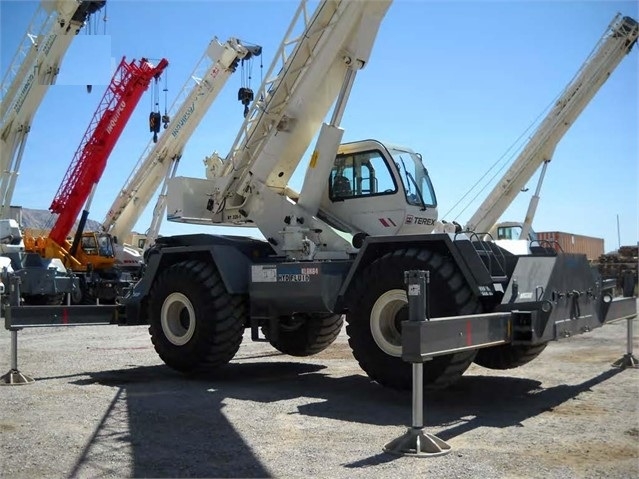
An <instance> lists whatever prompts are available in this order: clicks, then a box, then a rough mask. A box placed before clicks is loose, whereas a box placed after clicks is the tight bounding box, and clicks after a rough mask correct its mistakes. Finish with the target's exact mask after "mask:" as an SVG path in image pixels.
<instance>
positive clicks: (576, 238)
mask: <svg viewBox="0 0 639 479" xmlns="http://www.w3.org/2000/svg"><path fill="white" fill-rule="evenodd" d="M537 239H538V240H539V241H548V242H549V243H550V244H551V245H552V247H553V248H554V249H556V250H557V251H563V252H564V253H580V254H585V255H586V257H587V258H588V259H589V260H590V261H595V260H597V259H598V258H599V257H600V256H601V255H602V254H603V253H604V240H603V238H595V237H593V236H583V235H576V234H573V233H564V232H563V231H541V232H540V231H537Z"/></svg>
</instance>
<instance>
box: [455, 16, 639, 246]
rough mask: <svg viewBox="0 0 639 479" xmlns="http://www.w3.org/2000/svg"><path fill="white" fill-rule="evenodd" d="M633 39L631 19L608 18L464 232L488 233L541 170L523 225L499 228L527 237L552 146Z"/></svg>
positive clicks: (634, 28)
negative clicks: (566, 83) (610, 20)
mask: <svg viewBox="0 0 639 479" xmlns="http://www.w3.org/2000/svg"><path fill="white" fill-rule="evenodd" d="M637 35H639V26H638V25H637V22H636V21H635V20H634V19H632V18H630V17H625V16H623V15H621V14H617V15H616V16H615V17H614V18H613V20H612V22H611V23H610V25H609V26H608V28H607V29H606V31H605V32H604V34H603V36H602V37H601V39H600V40H599V42H598V43H597V45H596V46H595V48H594V49H593V50H592V52H591V53H590V55H589V56H588V58H586V60H585V62H584V63H583V64H582V66H581V68H580V69H579V71H578V72H577V73H576V75H575V76H574V78H573V79H572V80H571V81H570V83H569V84H568V86H566V88H565V89H564V91H563V92H562V93H561V94H560V96H559V97H558V99H557V102H556V103H555V105H554V106H553V107H552V108H551V110H550V111H549V112H548V114H547V115H546V117H545V118H544V119H543V121H542V122H541V123H540V124H539V126H538V127H537V129H536V130H535V132H534V133H533V134H532V135H531V137H530V139H529V140H528V142H527V143H526V145H525V146H524V148H523V149H522V151H521V153H520V154H519V155H518V156H517V158H516V159H515V161H514V162H513V164H512V166H511V167H510V168H509V169H508V170H507V172H506V173H505V174H504V175H503V176H502V178H501V179H500V181H499V182H498V183H497V185H495V187H494V188H493V190H492V191H491V192H490V194H489V195H488V196H487V197H486V199H485V200H484V201H483V203H482V204H481V205H480V206H479V208H478V209H477V211H475V213H474V214H473V215H472V216H471V217H470V219H469V220H468V222H467V223H466V226H465V229H466V230H467V231H473V232H476V233H478V234H482V233H488V232H491V231H492V230H493V229H494V227H495V224H496V223H497V221H498V220H499V218H500V217H501V215H502V214H503V213H504V212H505V211H506V209H507V208H508V207H509V206H510V204H511V203H512V201H513V200H514V198H515V197H516V196H517V195H518V194H519V191H520V190H521V189H522V188H523V187H524V186H525V185H526V183H527V182H528V181H529V180H530V179H531V178H532V176H533V175H534V174H535V173H536V172H537V171H538V170H539V168H540V167H542V170H541V174H540V176H539V181H538V184H537V187H536V190H535V193H534V195H533V196H532V198H531V201H530V203H529V206H528V211H527V212H526V218H525V219H524V222H523V224H519V225H512V224H511V225H509V226H505V225H503V227H504V228H506V227H509V228H515V229H517V230H519V228H521V230H520V231H519V239H520V240H526V239H527V238H529V234H530V232H531V225H532V220H533V218H534V215H535V211H536V209H537V205H538V203H539V193H540V190H541V184H542V182H543V179H544V175H545V172H546V168H547V166H548V163H549V162H550V161H551V160H552V156H553V153H554V151H555V148H556V147H557V144H558V143H559V142H560V141H561V139H562V138H563V136H564V135H565V134H566V132H567V131H568V129H569V128H570V127H571V126H572V125H573V123H574V122H575V120H576V119H577V118H578V117H579V115H580V114H581V112H582V111H583V110H584V108H586V106H587V105H588V103H590V101H591V100H592V99H593V98H594V96H595V95H596V94H597V92H598V91H599V89H600V88H601V87H602V86H603V84H604V83H605V82H606V80H608V78H609V77H610V75H611V74H612V72H613V71H614V70H615V68H617V66H618V65H619V63H620V62H621V60H623V59H624V58H625V56H626V55H627V54H628V53H629V52H630V50H631V48H632V47H633V45H634V44H635V43H636V42H637Z"/></svg>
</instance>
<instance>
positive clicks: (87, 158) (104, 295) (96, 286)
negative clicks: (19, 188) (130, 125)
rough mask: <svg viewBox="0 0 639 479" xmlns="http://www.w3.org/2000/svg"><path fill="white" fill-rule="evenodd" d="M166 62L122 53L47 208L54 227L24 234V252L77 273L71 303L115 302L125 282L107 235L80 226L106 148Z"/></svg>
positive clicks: (106, 155)
mask: <svg viewBox="0 0 639 479" xmlns="http://www.w3.org/2000/svg"><path fill="white" fill-rule="evenodd" d="M167 65H168V61H167V60H165V59H162V60H160V62H159V63H158V64H157V66H154V65H152V64H151V63H150V62H149V61H148V60H146V59H142V60H140V61H135V60H133V61H131V62H128V61H127V60H126V59H125V58H122V61H121V62H120V64H119V66H118V68H117V69H116V71H115V74H114V75H113V78H112V80H111V83H110V84H109V86H108V87H107V90H106V92H105V93H104V96H103V97H102V100H101V101H100V104H99V106H98V108H97V110H96V112H95V114H94V116H93V119H92V120H91V123H90V124H89V127H88V128H87V130H86V132H85V134H84V136H83V138H82V141H81V142H80V146H79V147H78V150H77V151H76V153H75V155H74V157H73V160H72V161H71V165H70V166H69V169H68V170H67V172H66V174H65V176H64V178H63V180H62V184H61V185H60V188H59V189H58V192H57V193H56V195H55V198H54V199H53V202H52V203H51V206H50V207H49V209H50V210H51V212H52V213H54V214H57V215H58V217H57V219H56V221H55V224H54V225H53V228H52V229H51V231H50V232H49V235H48V236H47V237H46V238H26V239H25V243H26V248H27V250H28V251H33V252H37V253H39V254H40V255H41V256H42V257H44V258H58V259H60V260H61V261H62V262H63V263H64V264H65V265H66V266H67V267H68V268H70V269H71V270H72V271H74V272H75V273H76V274H78V275H79V276H80V280H81V281H80V282H81V285H80V289H79V291H78V292H77V293H78V294H77V295H76V296H75V297H74V301H75V302H78V303H79V302H87V299H88V298H91V300H95V299H100V300H105V301H114V300H115V298H116V296H117V295H119V294H122V291H121V287H122V286H128V282H126V281H124V282H123V281H121V278H120V276H119V272H118V271H117V270H114V262H115V258H114V249H113V240H112V238H111V236H110V235H108V234H107V233H96V232H87V233H83V230H84V225H85V223H86V219H87V217H88V213H89V206H90V203H91V200H92V197H93V193H94V191H95V187H96V186H97V184H98V182H99V181H100V178H101V177H102V173H103V172H104V168H105V167H106V163H107V160H108V158H109V155H110V154H111V151H112V150H113V148H114V147H115V144H116V142H117V140H118V138H119V137H120V134H121V133H122V130H124V127H125V126H126V124H127V122H128V121H129V118H130V117H131V114H132V113H133V110H134V109H135V107H136V106H137V104H138V102H139V100H140V98H141V97H142V94H143V93H144V92H145V91H146V90H147V88H148V87H149V84H150V83H151V81H152V80H154V79H157V78H158V77H159V76H160V75H161V74H162V72H163V71H164V69H165V68H166V67H167ZM83 206H84V210H83V211H82V216H81V218H80V221H79V225H78V228H77V230H76V232H75V235H74V238H73V241H69V239H68V235H69V234H70V233H71V230H72V229H73V226H74V224H75V222H76V220H77V219H78V215H79V214H80V210H82V207H83Z"/></svg>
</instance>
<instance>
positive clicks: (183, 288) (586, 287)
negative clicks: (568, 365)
mask: <svg viewBox="0 0 639 479" xmlns="http://www.w3.org/2000/svg"><path fill="white" fill-rule="evenodd" d="M390 3H391V2H390V1H376V2H351V1H338V0H324V1H321V2H319V5H318V6H317V8H316V10H315V12H314V13H313V14H312V15H308V14H307V12H306V2H302V3H301V5H300V7H299V8H298V10H297V12H296V14H295V17H294V19H293V22H292V24H291V26H290V27H289V30H288V31H287V33H286V36H285V39H284V41H283V42H282V44H281V46H280V49H279V50H278V53H277V54H276V58H275V60H274V62H273V64H272V65H271V67H270V69H269V71H268V73H267V74H266V79H265V81H264V83H263V85H262V87H261V88H260V90H259V91H258V93H257V94H256V98H257V101H256V102H255V103H254V104H253V106H252V108H251V110H250V111H249V113H248V115H247V117H246V119H245V121H244V123H243V125H242V127H241V130H240V132H239V134H238V136H237V138H236V140H235V142H234V144H233V146H232V148H231V151H230V152H229V154H228V155H227V156H226V157H225V158H221V157H219V156H215V155H213V156H211V157H209V158H207V172H206V176H207V178H206V179H199V178H183V177H175V178H173V179H172V180H171V181H170V182H169V187H168V195H167V212H168V213H167V215H168V217H169V219H170V220H173V221H181V222H188V223H195V224H202V225H205V224H208V225H252V226H256V227H258V228H259V229H260V230H261V232H262V233H263V234H264V237H265V238H266V240H257V239H251V238H245V237H237V236H220V235H207V234H194V235H179V236H170V237H162V238H158V239H157V241H156V243H155V245H154V246H153V247H152V248H151V249H150V250H149V251H148V253H147V268H146V272H145V274H144V275H143V277H142V279H141V281H140V282H138V283H137V284H136V286H135V287H134V289H133V291H132V293H131V294H130V295H129V296H127V298H126V300H125V306H126V323H127V324H144V323H149V325H150V328H149V331H150V334H151V340H152V342H153V344H154V346H155V349H156V351H157V353H158V354H159V356H160V357H161V358H162V360H163V361H164V362H165V363H166V364H168V365H169V366H171V367H172V368H175V369H177V370H180V371H186V372H188V371H196V370H200V369H205V368H210V367H215V366H219V365H222V364H224V363H226V362H228V361H230V360H231V359H232V358H233V356H234V355H235V353H236V352H237V351H238V348H239V345H240V343H241V341H242V338H243V332H244V330H245V328H250V329H251V336H252V338H253V339H258V338H259V336H260V333H261V334H263V335H264V336H265V337H266V339H267V340H268V341H269V342H270V343H271V344H272V345H273V346H274V347H275V348H276V349H277V350H279V351H281V352H283V353H285V354H290V355H293V356H309V355H312V354H316V353H318V352H320V351H322V350H323V349H325V348H326V347H328V346H329V345H330V344H331V343H332V342H333V341H334V340H335V338H336V337H337V335H338V333H339V331H340V329H341V327H342V317H343V315H345V316H346V320H347V322H348V326H347V333H348V336H349V344H350V346H351V348H352V351H353V354H354V356H355V358H356V359H357V361H358V362H359V364H360V365H361V367H362V368H363V369H364V370H365V371H366V373H367V374H368V375H369V376H370V377H371V378H372V379H374V380H375V381H377V382H378V383H380V384H382V385H385V386H389V387H393V388H408V387H410V385H411V383H412V372H411V371H412V370H411V367H410V364H409V363H408V362H405V361H404V360H403V358H402V344H403V343H402V336H403V335H402V332H401V328H402V324H403V323H402V322H403V320H405V319H407V316H408V311H407V310H408V307H407V293H406V285H405V276H404V275H405V272H406V271H407V270H427V271H429V273H430V282H429V298H431V299H430V300H429V303H428V315H429V317H430V318H432V320H431V321H424V322H423V324H424V325H425V326H424V328H428V329H420V330H418V331H416V334H415V336H414V337H412V338H413V340H414V341H417V342H419V343H420V347H421V348H424V349H425V350H427V351H428V357H429V358H432V359H430V360H428V361H426V362H425V363H424V368H423V370H424V384H425V386H426V387H445V386H447V385H449V384H451V383H452V382H454V381H455V380H456V379H457V378H459V377H460V376H461V374H462V373H463V372H464V371H465V370H466V368H468V367H469V366H470V364H471V363H472V362H473V361H474V360H475V359H476V358H477V357H478V351H487V352H488V353H487V354H485V355H483V356H482V358H481V359H480V360H479V361H480V362H481V364H482V365H484V366H488V367H494V368H510V367H516V366H519V365H521V364H524V363H526V362H528V361H530V360H531V359H533V358H534V357H536V356H537V355H538V354H539V353H540V352H541V350H542V349H543V348H544V347H545V345H546V343H548V342H549V341H551V340H553V339H558V338H561V337H565V336H568V335H572V334H578V333H581V332H584V331H587V330H590V329H592V328H595V327H597V326H601V325H602V324H603V323H604V322H605V321H606V320H608V319H610V318H613V317H621V316H624V315H626V314H633V313H634V314H636V305H635V303H634V299H632V298H631V300H632V301H633V302H632V303H631V302H629V301H626V300H623V299H622V300H617V299H615V300H612V296H611V294H610V292H609V291H607V290H604V289H603V287H602V283H601V281H600V280H599V279H598V278H597V277H595V275H594V274H593V272H592V271H591V269H590V267H589V265H588V263H587V261H586V259H585V257H584V256H580V255H568V254H557V253H553V254H550V253H547V252H542V254H538V255H527V256H515V255H512V254H510V253H508V252H507V251H505V250H502V249H501V248H499V247H498V246H496V245H494V244H493V243H489V242H485V241H481V240H480V239H479V238H477V236H476V235H472V234H465V233H463V232H459V233H455V232H448V231H447V228H448V226H447V225H445V224H443V223H440V222H438V220H437V208H436V207H437V201H436V197H435V193H434V190H433V187H432V185H431V182H430V180H429V177H428V173H427V171H426V169H425V168H424V166H423V164H422V161H421V156H420V155H419V154H417V153H415V152H414V151H412V150H411V149H410V148H407V147H401V146H397V145H389V144H383V143H381V142H378V141H375V140H366V141H361V142H353V143H347V144H343V145H340V142H341V138H342V132H343V131H342V129H341V128H340V127H339V123H340V121H341V117H342V114H343V112H344V109H345V107H346V102H347V99H348V96H349V93H350V91H351V88H352V86H353V83H354V79H355V75H356V74H357V72H358V71H359V70H361V69H362V68H363V67H365V66H366V64H367V63H368V61H369V57H370V55H371V51H372V47H373V43H374V41H375V37H376V35H377V31H378V29H379V27H380V24H381V22H382V19H383V18H384V16H385V14H386V11H387V9H388V8H389V5H390ZM615 28H617V30H616V31H615V33H614V34H613V36H618V37H619V41H620V42H621V43H623V44H625V49H626V50H625V51H624V53H625V52H627V50H628V49H629V48H630V46H631V44H632V42H633V41H634V38H632V36H631V35H632V34H631V33H630V32H629V31H627V30H626V29H625V28H623V27H621V26H619V25H617V26H616V27H615ZM300 30H301V32H300ZM635 38H636V36H635ZM627 40H630V41H629V42H627ZM626 42H627V43H626ZM331 106H332V107H333V109H332V114H331V115H330V119H329V121H328V122H326V123H322V122H323V121H324V118H325V117H326V115H327V114H328V112H329V109H330V108H331ZM318 132H319V133H318ZM316 133H318V139H317V143H316V145H315V147H314V150H313V153H312V154H311V156H310V161H309V163H308V167H307V170H306V176H305V178H304V182H303V185H302V189H301V191H300V192H299V193H298V192H296V191H294V190H293V189H292V188H290V187H289V186H288V181H289V179H290V178H291V175H292V174H293V171H294V170H295V169H296V167H297V165H298V164H299V162H300V161H301V159H302V156H303V155H304V152H305V151H306V149H307V147H308V146H309V144H310V142H311V141H312V139H313V137H314V136H315V134H316ZM438 231H442V232H438ZM628 308H629V309H631V310H632V311H631V312H630V313H627V311H629V309H628ZM420 323H422V322H420ZM420 328H421V326H420ZM430 331H435V332H436V334H435V335H433V334H430ZM425 332H426V333H425ZM422 360H423V359H422Z"/></svg>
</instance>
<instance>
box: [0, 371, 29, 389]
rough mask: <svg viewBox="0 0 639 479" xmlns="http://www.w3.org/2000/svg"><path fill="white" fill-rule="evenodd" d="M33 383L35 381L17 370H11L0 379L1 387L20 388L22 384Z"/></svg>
mask: <svg viewBox="0 0 639 479" xmlns="http://www.w3.org/2000/svg"><path fill="white" fill-rule="evenodd" d="M33 382H35V379H33V378H32V377H30V376H27V375H26V374H22V373H21V372H20V371H18V370H17V369H11V370H10V371H9V372H8V373H7V374H5V375H4V376H2V378H0V385H1V386H22V385H23V384H31V383H33Z"/></svg>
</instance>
